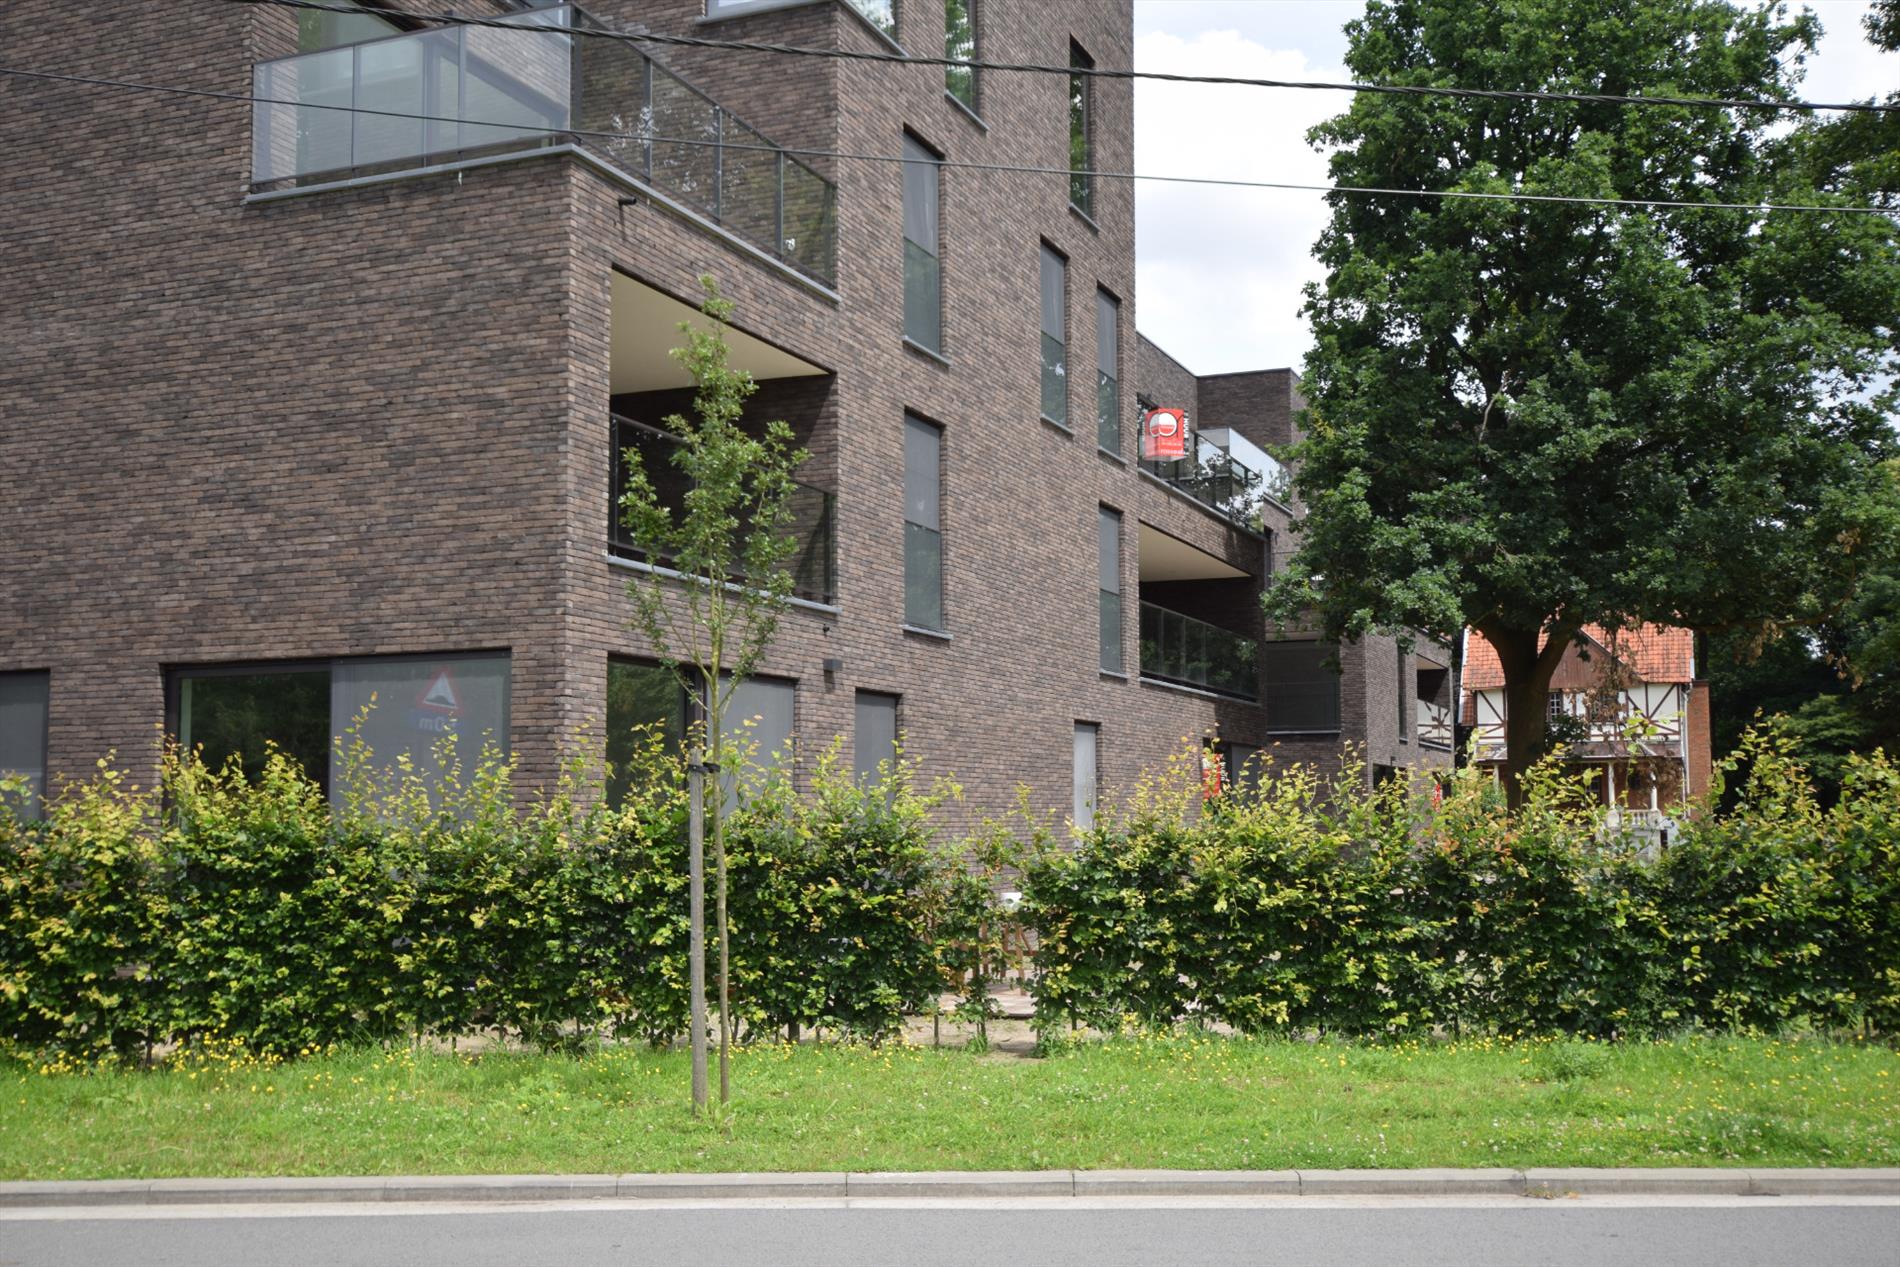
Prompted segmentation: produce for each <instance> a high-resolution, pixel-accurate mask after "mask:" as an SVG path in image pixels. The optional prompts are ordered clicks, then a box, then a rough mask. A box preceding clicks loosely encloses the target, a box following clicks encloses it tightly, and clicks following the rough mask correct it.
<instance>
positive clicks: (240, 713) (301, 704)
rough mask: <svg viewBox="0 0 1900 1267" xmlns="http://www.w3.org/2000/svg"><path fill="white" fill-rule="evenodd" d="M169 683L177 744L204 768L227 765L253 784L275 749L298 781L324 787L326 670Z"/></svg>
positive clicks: (247, 672)
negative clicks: (292, 764)
mask: <svg viewBox="0 0 1900 1267" xmlns="http://www.w3.org/2000/svg"><path fill="white" fill-rule="evenodd" d="M175 680H176V683H177V685H176V688H175V689H176V691H177V710H178V714H177V715H178V726H177V735H178V742H179V745H180V746H181V747H184V748H186V749H191V748H196V749H197V750H198V752H199V755H200V756H201V757H202V758H203V759H204V763H205V765H207V766H209V767H211V768H213V769H222V768H223V767H224V765H225V764H226V763H227V762H229V761H232V760H235V761H236V762H237V763H238V766H239V768H241V769H242V770H243V771H244V777H245V778H246V779H249V780H251V781H252V782H256V781H257V779H258V778H259V777H260V776H261V775H262V774H263V773H264V762H265V760H266V758H267V757H268V756H269V755H270V749H271V748H272V747H275V748H276V749H277V750H278V751H280V752H282V753H283V754H284V755H285V756H287V757H290V758H291V759H293V760H294V761H296V763H297V764H298V766H299V767H301V768H302V770H303V772H304V775H305V776H306V777H308V778H310V779H312V780H314V781H315V782H316V783H317V784H318V785H319V786H321V787H324V788H328V787H329V786H330V739H331V736H332V734H333V733H335V732H333V731H332V729H331V726H330V721H331V716H330V668H329V665H327V664H318V665H309V666H305V667H301V668H284V669H235V670H232V669H202V670H191V671H186V672H180V673H178V674H177V675H176V679H175ZM344 724H345V725H347V724H348V722H347V720H346V721H345V723H344ZM338 729H339V730H340V729H341V727H339V728H338Z"/></svg>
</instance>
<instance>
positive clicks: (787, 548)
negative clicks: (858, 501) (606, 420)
mask: <svg viewBox="0 0 1900 1267" xmlns="http://www.w3.org/2000/svg"><path fill="white" fill-rule="evenodd" d="M699 280H700V285H701V287H702V288H703V289H704V291H705V299H704V302H703V303H702V305H701V307H700V312H701V313H702V314H703V316H704V317H705V321H704V322H703V323H702V322H691V321H687V322H682V323H681V324H680V331H681V332H682V333H683V334H684V335H685V336H686V343H685V345H684V346H682V347H679V348H675V349H674V350H673V353H672V355H673V357H674V358H675V359H676V360H678V361H679V363H680V364H681V365H682V366H684V367H685V369H686V371H687V373H689V374H690V375H691V376H692V379H693V384H694V388H695V392H694V397H693V415H692V416H691V417H690V418H689V417H686V416H684V415H679V414H674V415H671V416H669V417H667V418H666V419H665V420H664V421H663V423H662V426H663V428H664V429H665V430H666V431H667V432H669V433H670V434H671V435H673V436H674V437H676V438H677V443H676V444H674V445H673V446H672V451H671V454H670V460H671V462H672V463H673V465H674V466H675V467H676V468H677V469H678V471H679V473H680V475H681V476H682V477H683V482H684V483H685V485H686V493H685V496H684V498H683V504H681V505H678V506H671V505H668V504H666V503H665V502H664V501H662V500H661V498H660V496H659V494H658V492H657V491H656V489H655V487H654V484H653V481H652V479H651V478H650V477H649V476H648V473H647V470H646V467H645V465H644V463H643V462H642V460H641V456H640V454H639V452H638V451H637V450H633V449H629V450H628V451H627V453H626V455H625V456H626V460H627V466H628V472H627V485H626V488H625V489H624V490H623V492H622V493H621V496H620V518H621V522H622V523H623V524H624V525H625V526H626V528H627V531H628V533H629V534H630V536H631V539H632V543H633V545H634V546H635V547H636V548H638V549H640V550H642V551H643V552H644V553H645V554H646V556H647V560H648V561H649V562H650V563H652V564H654V565H655V567H654V569H653V570H650V571H646V572H643V573H638V574H636V575H635V577H634V579H632V580H631V581H629V582H628V583H627V594H628V597H629V598H630V599H631V600H632V602H633V612H634V620H633V624H634V627H635V628H636V629H637V630H638V631H639V632H640V633H641V634H643V635H645V637H646V639H647V641H648V643H649V644H650V645H651V646H652V647H653V650H654V653H655V654H656V655H657V656H659V657H660V660H661V662H662V663H663V664H665V665H666V666H667V667H668V668H669V669H671V670H672V671H673V673H674V675H675V676H676V677H677V678H678V679H679V681H680V684H681V687H682V688H683V689H684V690H686V692H687V693H688V694H689V695H692V696H694V697H696V698H698V699H699V700H700V701H701V704H702V710H703V717H704V723H705V732H706V733H705V742H706V743H707V744H708V745H709V746H710V748H711V769H712V771H713V772H714V775H715V777H714V779H713V781H712V787H713V789H714V791H713V795H712V796H711V798H710V804H709V805H708V806H707V817H708V818H710V820H711V824H712V841H713V868H714V886H715V904H716V913H715V917H714V919H715V926H716V930H717V937H718V943H719V967H718V991H719V1009H718V1015H719V1100H720V1102H721V1103H722V1104H723V1103H725V1102H726V1101H727V1100H728V1099H729V1098H730V1096H731V1087H732V1079H731V1065H730V1056H731V1043H732V1023H731V991H730V982H731V949H730V944H729V939H728V935H727V926H726V832H725V821H726V814H727V811H728V809H729V808H730V807H729V806H728V804H727V796H726V795H725V794H724V792H723V791H722V790H721V785H722V778H721V777H720V772H722V771H723V770H724V768H725V764H726V759H727V753H728V751H729V748H730V745H729V742H728V736H727V733H726V730H727V727H726V714H727V711H728V709H729V708H730V706H731V703H732V697H733V693H734V692H735V691H736V690H737V689H738V687H739V684H740V683H741V682H743V681H744V680H745V679H746V677H748V676H749V675H750V674H751V673H752V672H753V670H754V669H756V668H757V667H758V665H759V661H760V659H761V657H762V656H763V655H764V654H765V651H766V649H767V648H768V647H769V646H770V645H771V643H772V638H773V636H774V635H775V634H776V633H777V630H778V620H779V616H780V614H781V613H782V612H783V611H784V609H785V606H786V600H787V599H788V598H789V597H790V596H791V592H792V582H793V577H792V573H791V570H790V569H789V567H788V566H787V565H788V564H789V563H790V562H791V560H792V556H793V555H794V554H795V553H796V552H797V550H798V540H797V538H796V537H795V536H794V535H793V534H792V533H791V532H789V531H788V529H789V528H790V527H791V524H792V519H793V514H794V508H793V505H792V493H793V489H794V487H795V485H794V482H793V480H792V472H793V471H794V470H796V469H797V467H798V466H799V464H800V463H802V462H803V461H804V460H805V458H806V457H807V456H808V455H807V454H806V453H805V451H804V450H802V449H799V448H796V447H794V444H793V438H792V432H791V428H790V427H788V426H786V425H785V423H784V422H782V421H776V420H775V421H772V422H768V423H766V424H765V425H764V426H763V427H761V428H758V429H757V432H756V433H754V432H750V431H748V430H746V429H745V428H744V427H742V426H741V425H740V418H741V415H742V413H743V412H744V409H745V403H746V401H747V400H748V399H750V398H751V396H752V394H753V393H754V392H756V391H757V390H758V384H757V383H755V382H754V381H753V380H752V375H751V374H749V373H747V372H746V371H745V370H736V369H733V368H732V367H731V366H730V365H729V364H728V363H727V348H726V328H727V323H728V322H729V321H730V319H731V317H732V303H731V301H729V300H727V299H724V298H722V297H721V296H720V294H719V288H718V287H717V286H716V285H715V284H714V282H713V279H712V278H711V277H710V276H705V277H701V278H700V279H699ZM695 746H697V745H695ZM723 782H725V783H727V784H732V783H734V782H736V781H734V780H723ZM693 1013H694V1015H693V1025H694V1028H695V1031H699V1032H703V1031H700V1027H701V1026H702V1024H703V1013H702V1002H701V1000H698V999H695V1000H694V1006H693ZM695 1075H696V1077H695V1084H694V1085H695V1093H696V1099H697V1096H698V1093H699V1092H701V1091H702V1090H703V1088H704V1086H705V1081H704V1071H703V1069H696V1070H695ZM695 1107H699V1106H698V1105H697V1104H696V1106H695Z"/></svg>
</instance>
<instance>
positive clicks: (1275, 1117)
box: [0, 1037, 1900, 1179]
mask: <svg viewBox="0 0 1900 1267" xmlns="http://www.w3.org/2000/svg"><path fill="white" fill-rule="evenodd" d="M733 1082H734V1089H735V1094H734V1102H733V1104H732V1106H731V1108H730V1109H729V1110H728V1111H727V1112H726V1113H725V1114H724V1115H722V1117H721V1118H720V1119H719V1120H716V1121H696V1120H695V1119H694V1118H693V1117H692V1116H691V1114H690V1113H689V1112H688V1111H687V1109H686V1107H685V1100H686V1091H687V1062H686V1057H685V1054H684V1053H681V1052H653V1051H648V1050H646V1049H644V1048H611V1049H607V1050H603V1051H600V1052H598V1053H596V1054H593V1055H591V1056H588V1057H585V1058H582V1059H571V1058H567V1057H560V1056H541V1055H533V1054H522V1053H512V1052H488V1053H484V1054H480V1055H466V1054H464V1055H455V1054H451V1053H446V1052H427V1051H425V1052H415V1051H407V1050H403V1051H397V1052H378V1051H344V1052H335V1053H331V1054H325V1055H316V1056H312V1057H309V1058H306V1059H303V1060H300V1061H296V1062H294V1063H290V1064H276V1063H273V1062H270V1061H262V1060H258V1059H255V1058H253V1057H250V1056H248V1055H245V1054H243V1053H240V1052H229V1051H227V1052H215V1051H200V1052H198V1053H195V1054H193V1055H191V1056H189V1057H187V1058H182V1059H179V1060H176V1061H174V1062H173V1064H172V1066H171V1067H168V1068H165V1069H162V1070H158V1071H153V1072H142V1073H141V1072H126V1071H120V1070H106V1069H97V1070H87V1069H78V1068H72V1067H70V1066H65V1065H62V1064H60V1063H57V1062H55V1063H51V1064H48V1063H43V1062H36V1061H27V1060H18V1059H15V1060H11V1061H8V1060H7V1059H6V1058H0V1178H4V1179H82V1178H130V1177H140V1178H151V1177H160V1176H214V1175H376V1174H458V1173H509V1172H526V1173H545V1172H568V1173H590V1172H630V1171H716V1170H926V1169H928V1170H937V1169H1005V1170H1015V1169H1024V1170H1027V1169H1041V1168H1071V1167H1072V1168H1077V1169H1102V1168H1114V1167H1168V1168H1184V1169H1289V1168H1300V1167H1313V1168H1327V1167H1406V1166H1514V1167H1524V1166H1557V1165H1578V1166H1684V1165H1692V1166H1717V1165H1763V1166H1770V1165H1772V1166H1892V1165H1897V1164H1900V1054H1896V1053H1895V1052H1894V1051H1893V1050H1891V1049H1889V1048H1886V1047H1882V1046H1878V1045H1875V1044H1868V1043H1834V1042H1822V1041H1790V1040H1783V1041H1776V1040H1768V1039H1742V1038H1695V1039H1682V1040H1677V1041H1670V1042H1657V1043H1627V1044H1594V1043H1577V1042H1548V1041H1543V1040H1534V1041H1523V1042H1507V1041H1501V1040H1495V1039H1487V1040H1478V1041H1475V1042H1462V1043H1443V1044H1409V1043H1408V1044H1401V1045H1390V1046H1364V1045H1346V1044H1337V1045H1335V1044H1326V1043H1321V1044H1310V1043H1301V1042H1281V1041H1254V1040H1246V1039H1231V1038H1217V1037H1170V1038H1142V1039H1118V1040H1112V1041H1107V1042H1100V1043H1090V1044H1086V1045H1077V1046H1074V1047H1072V1048H1066V1049H1063V1050H1061V1051H1059V1052H1058V1053H1056V1054H1054V1055H1052V1056H1050V1057H1049V1058H1047V1059H1042V1060H1003V1059H997V1058H994V1057H982V1056H978V1055H974V1054H971V1053H967V1052H963V1051H955V1050H945V1051H934V1050H930V1049H920V1048H885V1049H883V1050H872V1049H866V1048H847V1047H825V1046H803V1047H787V1046H780V1047H766V1048H753V1049H750V1050H745V1051H742V1052H740V1053H739V1054H738V1055H737V1057H736V1058H735V1060H734V1065H733Z"/></svg>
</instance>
